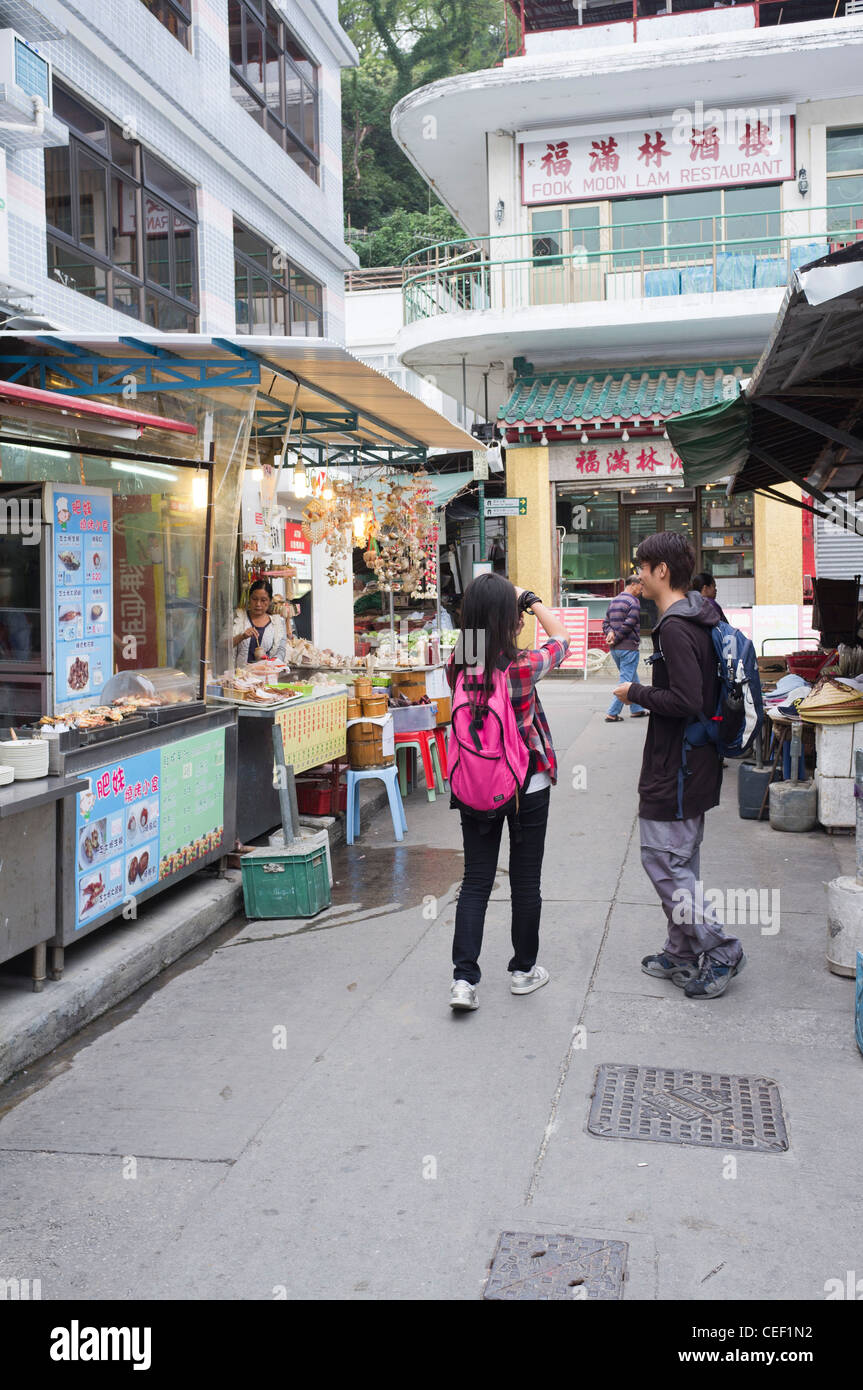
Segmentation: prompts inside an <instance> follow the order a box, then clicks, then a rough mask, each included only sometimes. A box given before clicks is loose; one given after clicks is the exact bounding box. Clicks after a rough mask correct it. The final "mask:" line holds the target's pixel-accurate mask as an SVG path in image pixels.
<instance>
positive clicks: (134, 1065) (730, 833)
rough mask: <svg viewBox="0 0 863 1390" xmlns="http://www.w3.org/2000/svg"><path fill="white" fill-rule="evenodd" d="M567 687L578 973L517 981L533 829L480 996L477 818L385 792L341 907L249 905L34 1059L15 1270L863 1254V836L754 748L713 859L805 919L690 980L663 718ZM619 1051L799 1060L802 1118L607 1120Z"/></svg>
mask: <svg viewBox="0 0 863 1390" xmlns="http://www.w3.org/2000/svg"><path fill="white" fill-rule="evenodd" d="M542 696H543V701H544V703H545V705H546V709H547V711H548V714H549V718H550V721H551V726H552V731H553V734H554V736H555V742H556V745H557V748H558V751H559V754H560V765H561V776H560V782H559V784H558V786H557V788H555V790H554V791H553V793H552V810H551V820H550V830H549V837H548V841H547V849H546V863H545V871H544V877H543V896H544V908H543V927H542V933H541V951H540V961H541V962H542V963H543V964H545V965H546V966H547V968H548V969H549V970H550V972H551V983H550V985H549V986H547V987H546V988H544V989H542V990H540V991H538V992H537V993H536V994H534V995H530V996H527V997H525V998H517V997H514V996H512V995H511V994H510V993H509V977H508V976H507V974H506V963H507V960H508V958H509V954H510V949H509V939H508V937H509V920H508V897H507V874H506V863H505V856H504V862H503V865H502V867H501V870H500V872H499V875H498V883H497V886H496V890H495V893H494V895H493V899H492V903H491V905H490V909H489V915H488V920H487V927H486V940H485V946H484V950H483V955H482V959H481V964H482V968H483V980H482V983H481V985H480V989H479V997H480V1004H481V1007H480V1009H479V1010H478V1011H477V1012H476V1013H471V1014H466V1015H457V1016H454V1015H453V1014H452V1013H451V1011H450V1009H449V1008H448V1005H447V999H448V991H449V981H450V978H451V967H450V963H449V952H450V941H451V932H452V923H453V918H454V910H455V893H456V889H457V886H458V882H459V879H460V874H461V862H462V861H461V853H460V847H459V833H458V818H457V816H456V815H455V814H454V813H452V812H450V811H449V810H448V808H447V805H446V801H445V800H440V799H439V800H438V801H437V802H436V803H435V804H434V805H429V804H428V803H427V801H426V799H425V795H424V793H415V794H414V795H413V796H412V797H411V798H410V799H409V801H408V808H407V815H408V825H409V834H408V838H407V840H406V841H405V843H404V844H403V845H396V844H395V843H394V841H393V837H392V830H391V826H390V824H389V820H388V818H384V816H379V817H378V818H377V819H376V820H375V822H374V823H373V824H372V825H371V826H368V825H367V826H365V827H364V830H363V834H362V838H361V840H360V842H359V843H358V844H357V845H355V846H353V847H352V848H347V847H345V846H343V847H341V848H340V849H339V850H337V851H336V853H335V855H334V868H335V876H336V880H337V885H336V887H335V889H334V902H333V906H332V907H331V908H330V909H329V910H328V911H327V912H325V913H322V914H320V915H319V916H318V917H316V918H314V919H312V920H311V921H308V922H303V921H284V922H258V923H252V924H246V923H245V922H238V923H237V924H236V931H235V933H234V934H233V935H231V934H230V932H228V931H226V930H224V929H223V932H222V933H220V936H219V938H218V939H217V940H216V941H215V942H214V943H213V946H212V949H208V948H207V947H206V946H202V947H201V948H199V951H198V953H197V955H196V956H195V957H194V958H193V959H191V960H187V961H185V962H182V963H181V964H180V965H179V966H175V967H174V968H173V969H172V970H171V971H169V972H167V974H166V975H165V976H163V977H161V978H160V980H158V981H155V982H153V983H152V984H151V985H150V986H148V988H147V989H146V990H145V991H141V992H140V994H138V995H136V996H134V997H133V998H132V999H130V1000H128V1001H126V1003H125V1004H124V1005H122V1006H120V1008H119V1009H118V1010H116V1011H114V1012H113V1013H111V1014H108V1015H106V1016H105V1017H104V1018H103V1019H101V1020H99V1021H98V1022H97V1023H95V1024H93V1025H91V1026H90V1027H89V1028H88V1029H85V1030H84V1031H83V1033H81V1034H79V1035H78V1037H77V1038H75V1039H73V1040H71V1041H70V1042H69V1043H67V1044H65V1045H64V1046H63V1047H62V1048H60V1049H58V1050H57V1051H56V1052H55V1053H54V1054H52V1055H51V1057H49V1058H46V1059H45V1060H44V1061H42V1062H39V1063H36V1064H35V1065H34V1066H33V1067H31V1068H30V1069H29V1071H28V1073H27V1074H26V1075H25V1076H22V1077H20V1078H18V1079H17V1080H15V1081H13V1082H11V1083H9V1084H8V1085H7V1086H6V1087H4V1088H2V1089H0V1110H2V1117H0V1165H2V1169H3V1170H4V1173H5V1180H4V1188H5V1190H6V1194H7V1195H6V1200H5V1202H4V1217H5V1220H4V1222H3V1226H4V1230H3V1233H2V1235H0V1276H2V1277H9V1276H13V1275H14V1276H17V1277H19V1278H24V1277H30V1278H41V1280H42V1296H43V1298H48V1299H51V1298H62V1297H76V1298H81V1297H84V1298H123V1299H126V1298H136V1299H160V1298H168V1297H177V1298H186V1299H195V1298H215V1299H271V1298H274V1297H279V1296H282V1294H286V1295H287V1297H288V1298H341V1299H384V1298H395V1299H422V1298H443V1299H459V1300H461V1299H473V1298H476V1297H478V1296H479V1295H480V1294H481V1291H482V1287H483V1283H484V1280H485V1276H486V1270H487V1264H488V1261H489V1259H490V1258H491V1255H492V1253H493V1250H494V1246H495V1243H496V1241H497V1237H498V1235H499V1233H500V1232H501V1231H503V1230H518V1231H531V1232H538V1233H540V1232H547V1233H551V1232H568V1233H573V1234H576V1235H583V1236H590V1237H594V1238H595V1237H600V1238H608V1239H615V1240H623V1241H625V1242H627V1244H628V1246H629V1256H628V1280H627V1284H626V1291H625V1297H626V1298H627V1299H635V1298H641V1299H684V1298H691V1299H704V1300H714V1299H746V1298H752V1297H762V1298H768V1299H779V1298H796V1299H816V1300H817V1299H823V1297H824V1284H825V1282H826V1281H827V1280H828V1279H831V1278H839V1279H844V1278H845V1275H846V1271H848V1270H854V1269H859V1270H861V1271H863V1251H861V1249H860V1238H859V1234H858V1233H859V1231H860V1230H861V1216H863V1198H861V1195H860V1191H859V1180H858V1172H857V1169H858V1164H859V1157H858V1156H859V1150H860V1140H861V1121H860V1119H859V1116H860V1114H861V1113H863V1107H861V1100H863V1063H861V1059H860V1056H859V1053H858V1052H857V1048H856V1045H855V1042H854V1028H853V1011H854V1005H853V993H854V989H853V982H851V981H848V980H842V979H838V978H836V977H835V976H833V975H831V974H830V973H829V972H828V971H827V968H826V965H825V963H824V938H825V930H826V926H825V910H824V889H823V883H824V882H825V881H826V880H828V879H830V878H832V877H834V876H835V875H836V874H837V873H840V872H848V871H849V869H850V868H851V865H852V864H853V843H852V842H851V841H850V840H842V839H831V838H829V837H828V836H826V835H823V834H820V833H818V834H811V835H803V836H799V835H798V836H790V835H779V834H778V833H777V832H775V831H772V830H771V829H770V827H769V826H767V825H756V824H754V823H753V822H744V821H740V820H739V818H738V816H737V810H736V795H735V786H734V777H735V772H734V769H730V770H729V773H728V774H727V785H726V790H725V792H724V797H723V805H722V807H721V808H720V809H719V810H717V811H714V812H712V813H711V814H710V815H709V817H708V830H707V837H706V843H705V852H704V855H703V876H704V881H705V883H706V884H707V885H708V886H713V887H722V888H748V887H751V888H761V887H770V888H776V889H778V890H779V893H780V898H779V904H778V905H779V911H780V920H779V930H778V931H775V932H774V931H773V925H775V923H774V922H773V921H770V922H767V923H764V924H759V923H755V924H753V925H749V926H746V927H742V928H741V929H740V932H739V934H740V935H741V936H742V937H743V938H744V940H745V945H746V951H747V954H748V956H749V966H748V968H747V970H746V971H744V973H743V974H742V975H741V977H740V979H739V980H737V981H735V982H734V983H733V984H732V986H731V987H730V989H729V991H728V993H727V994H726V995H725V996H724V997H723V998H721V999H718V1000H714V1001H703V1002H695V1001H689V1000H687V999H685V998H684V996H683V995H682V992H681V991H680V990H678V989H676V988H675V987H674V986H672V985H671V984H668V983H666V982H663V981H659V980H653V979H651V978H649V977H648V976H645V975H644V974H642V973H641V971H640V969H639V961H640V958H641V956H642V955H644V954H645V953H647V952H648V951H650V950H652V949H658V948H659V947H660V946H661V944H662V940H663V929H662V922H663V919H662V916H661V912H660V909H659V907H658V903H657V901H656V899H655V898H654V896H653V894H652V890H651V889H650V886H649V884H648V882H647V880H646V878H645V877H644V874H643V872H642V870H641V866H640V862H639V855H638V843H637V827H636V799H635V784H636V780H637V773H638V766H639V762H640V752H641V744H642V740H643V737H644V730H645V726H646V721H635V722H634V723H630V722H629V721H628V720H627V721H625V722H624V723H623V724H619V725H605V724H604V723H603V712H604V709H605V707H606V705H607V702H608V687H607V686H604V685H602V684H599V683H597V682H594V681H591V682H589V683H587V684H584V683H581V682H571V681H567V682H563V681H554V682H546V684H545V686H544V687H543V692H542ZM852 871H853V870H852ZM774 915H775V914H774ZM762 925H766V926H767V928H768V929H767V931H762ZM579 1025H581V1027H582V1028H583V1032H582V1031H576V1032H574V1030H577V1029H579ZM582 1043H584V1045H583V1046H582V1045H581V1044H582ZM602 1062H609V1063H633V1064H639V1065H651V1066H665V1067H682V1068H687V1069H701V1070H706V1071H721V1072H731V1073H743V1074H747V1075H754V1076H766V1077H772V1078H774V1079H775V1080H776V1081H777V1082H778V1084H779V1087H780V1091H781V1095H782V1100H783V1105H784V1111H785V1118H786V1122H787V1126H788V1134H789V1139H790V1147H789V1150H788V1152H786V1153H777V1154H762V1153H748V1152H736V1153H735V1154H734V1155H733V1157H734V1158H735V1159H736V1176H733V1177H732V1176H730V1175H729V1165H728V1164H727V1162H726V1161H725V1160H726V1159H727V1157H728V1155H727V1154H725V1153H724V1152H723V1150H721V1149H716V1148H700V1147H690V1146H686V1147H683V1146H675V1145H672V1144H668V1143H645V1142H636V1141H632V1140H621V1139H601V1138H597V1137H595V1136H594V1135H591V1134H589V1133H587V1130H586V1124H587V1116H588V1110H589V1106H590V1097H591V1092H592V1090H593V1082H594V1075H595V1070H596V1067H597V1066H598V1065H599V1064H600V1063H602ZM731 1166H732V1167H733V1166H735V1165H731Z"/></svg>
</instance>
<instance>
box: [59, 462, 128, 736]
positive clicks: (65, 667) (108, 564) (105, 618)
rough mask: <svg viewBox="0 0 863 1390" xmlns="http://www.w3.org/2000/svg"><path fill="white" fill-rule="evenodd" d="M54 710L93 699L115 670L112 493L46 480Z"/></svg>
mask: <svg viewBox="0 0 863 1390" xmlns="http://www.w3.org/2000/svg"><path fill="white" fill-rule="evenodd" d="M46 492H47V497H48V500H49V502H50V506H51V520H52V522H53V526H52V537H53V542H52V566H51V570H52V573H51V600H50V601H51V603H52V605H53V629H54V644H53V658H54V664H53V670H54V713H55V714H62V713H63V712H64V711H67V710H76V709H85V708H86V707H87V706H88V705H93V704H98V703H99V701H100V699H101V695H102V689H103V687H104V686H105V685H106V683H107V682H108V681H109V680H110V679H111V676H112V675H113V671H114V655H113V636H112V634H113V630H114V624H113V611H112V610H113V584H112V551H111V542H112V518H111V504H112V493H111V492H110V490H109V489H108V488H99V487H70V486H66V485H65V484H62V485H61V484H59V483H57V484H53V485H52V484H49V485H48V487H47V489H46Z"/></svg>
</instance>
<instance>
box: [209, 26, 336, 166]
mask: <svg viewBox="0 0 863 1390" xmlns="http://www.w3.org/2000/svg"><path fill="white" fill-rule="evenodd" d="M228 41H229V46H230V62H231V95H232V96H233V98H234V100H235V101H236V102H238V103H239V104H240V106H242V107H243V109H244V110H245V111H248V113H249V115H250V116H252V117H253V118H254V120H256V121H257V123H258V125H259V126H261V127H262V128H263V129H264V130H265V131H266V132H267V134H268V135H270V136H272V138H273V139H274V140H275V141H276V142H277V144H279V145H281V147H282V149H283V150H284V151H285V152H286V154H289V155H290V157H291V159H293V161H294V163H295V164H299V166H300V168H301V169H303V170H304V171H305V172H306V173H307V174H308V175H309V178H311V179H314V181H315V183H318V182H319V181H320V140H319V133H318V123H319V117H318V69H317V67H316V65H315V63H314V60H313V59H312V58H311V57H310V55H309V54H308V53H307V52H306V50H305V49H304V48H303V46H302V45H301V44H300V43H299V41H298V40H297V39H296V38H295V36H294V34H293V33H292V32H291V30H290V29H289V28H288V26H287V24H286V23H285V22H284V20H283V19H282V18H281V16H280V15H278V14H277V13H276V11H275V10H274V9H273V7H272V5H269V4H267V0H228Z"/></svg>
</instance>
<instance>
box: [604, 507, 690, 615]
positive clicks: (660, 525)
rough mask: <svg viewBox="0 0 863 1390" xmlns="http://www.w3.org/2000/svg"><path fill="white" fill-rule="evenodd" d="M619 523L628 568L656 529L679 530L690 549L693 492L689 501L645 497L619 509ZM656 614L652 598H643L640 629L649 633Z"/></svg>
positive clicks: (632, 566) (632, 567) (633, 567)
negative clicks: (636, 553) (644, 542)
mask: <svg viewBox="0 0 863 1390" xmlns="http://www.w3.org/2000/svg"><path fill="white" fill-rule="evenodd" d="M622 513H623V515H622V523H623V529H624V532H625V538H624V552H623V553H624V554H625V555H626V556H627V557H628V559H629V569H630V570H632V569H635V568H636V564H635V552H636V551H637V549H638V547H639V545H640V544H641V542H642V541H643V540H644V538H645V536H652V535H653V534H654V533H655V532H656V531H678V532H680V534H681V535H683V536H685V537H686V539H687V540H688V541H689V542H690V544H691V545H692V547H693V549H694V548H695V546H696V543H697V538H696V511H695V495H694V493H693V495H692V500H691V501H690V500H688V498H687V497H686V496H684V497H680V498H678V499H677V500H675V499H674V498H671V497H669V498H668V500H667V501H663V502H653V501H650V500H648V499H644V501H643V502H642V504H641V505H640V506H639V505H637V506H624V507H623V508H622ZM658 617H659V613H658V611H657V608H656V604H655V603H654V602H653V601H652V600H651V599H646V598H642V600H641V631H642V633H646V632H649V631H650V629H651V628H652V627H654V626H655V624H656V622H657V620H658Z"/></svg>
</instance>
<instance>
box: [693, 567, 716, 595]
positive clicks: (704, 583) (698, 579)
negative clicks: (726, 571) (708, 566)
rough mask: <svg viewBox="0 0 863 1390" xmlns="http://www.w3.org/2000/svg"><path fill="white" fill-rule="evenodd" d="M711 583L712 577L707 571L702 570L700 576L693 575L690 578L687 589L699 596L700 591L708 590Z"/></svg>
mask: <svg viewBox="0 0 863 1390" xmlns="http://www.w3.org/2000/svg"><path fill="white" fill-rule="evenodd" d="M712 583H713V575H712V574H711V573H710V571H709V570H704V571H702V573H701V574H694V575H693V576H692V583H691V584H690V586H689V587H690V589H695V590H697V592H698V593H699V594H700V593H701V590H702V589H709V588H710V585H711V584H712Z"/></svg>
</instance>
